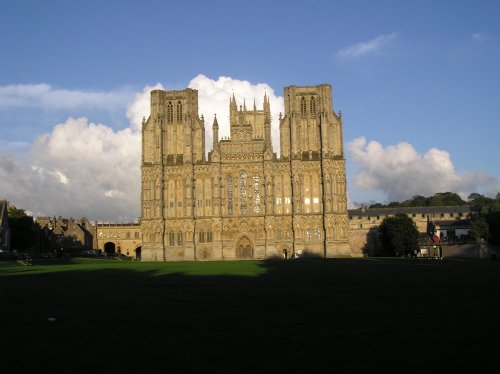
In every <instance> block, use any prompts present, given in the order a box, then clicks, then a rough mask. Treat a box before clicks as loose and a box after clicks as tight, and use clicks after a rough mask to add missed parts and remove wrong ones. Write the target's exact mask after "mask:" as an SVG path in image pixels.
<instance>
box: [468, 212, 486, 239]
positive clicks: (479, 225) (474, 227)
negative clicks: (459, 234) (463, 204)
mask: <svg viewBox="0 0 500 374" xmlns="http://www.w3.org/2000/svg"><path fill="white" fill-rule="evenodd" d="M469 232H470V236H471V237H472V238H473V239H474V240H475V241H476V242H479V241H481V240H488V238H489V236H490V229H489V225H488V222H486V219H485V218H484V217H483V216H477V217H474V219H473V220H472V221H471V223H470V230H469Z"/></svg>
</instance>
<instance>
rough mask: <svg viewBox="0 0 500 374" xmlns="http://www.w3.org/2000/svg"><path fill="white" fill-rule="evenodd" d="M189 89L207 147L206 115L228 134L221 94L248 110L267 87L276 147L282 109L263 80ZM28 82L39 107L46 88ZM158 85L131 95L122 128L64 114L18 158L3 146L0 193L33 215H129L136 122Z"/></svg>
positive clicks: (201, 83) (203, 81) (135, 185)
mask: <svg viewBox="0 0 500 374" xmlns="http://www.w3.org/2000/svg"><path fill="white" fill-rule="evenodd" d="M189 86H190V87H191V88H195V89H198V90H199V92H198V95H199V107H200V115H201V114H202V113H205V117H206V123H205V125H206V133H207V134H208V136H207V138H209V143H207V150H209V149H211V146H212V140H211V139H212V127H211V125H212V121H213V115H214V113H217V114H218V116H217V118H218V122H219V125H220V129H221V131H220V136H226V135H229V118H228V117H229V98H230V96H231V95H232V93H233V91H234V93H235V95H236V98H237V100H238V102H239V103H240V104H243V98H245V99H246V102H247V107H251V106H253V99H254V98H255V99H256V104H257V107H258V108H260V109H261V108H262V102H263V97H264V92H267V95H268V96H269V97H270V102H271V110H272V111H273V113H274V118H275V120H274V121H273V135H274V139H273V140H274V142H273V143H274V144H273V145H274V147H275V150H276V147H277V146H279V141H277V139H278V138H277V137H276V135H277V133H278V130H277V129H278V128H279V124H278V123H277V122H278V121H277V112H279V111H283V99H282V98H281V97H279V96H276V95H275V94H274V90H273V89H272V88H271V87H270V86H269V85H267V84H256V85H253V84H251V83H249V82H247V81H240V80H236V79H232V78H229V77H220V78H219V79H217V80H213V79H210V78H207V77H206V76H204V75H198V76H197V77H195V78H194V79H193V80H192V81H191V82H190V83H189ZM17 87H18V88H19V87H20V86H17ZM29 87H31V88H33V90H31V92H38V93H37V94H33V96H34V97H36V98H37V99H36V100H35V101H37V100H38V101H37V102H38V104H37V105H42V104H40V100H39V99H40V97H43V96H44V93H47V92H49V93H50V86H47V85H41V87H35V86H29ZM47 87H49V88H47ZM162 88H163V86H162V85H161V84H159V83H157V84H156V85H154V86H148V87H145V88H144V90H143V91H142V92H140V93H137V94H136V95H135V97H133V100H132V101H131V102H130V104H129V105H128V109H127V118H128V119H129V121H130V126H129V127H127V128H125V129H123V130H120V131H114V130H113V129H112V128H111V127H109V126H106V125H104V124H96V123H92V122H91V121H89V120H88V119H86V118H83V117H81V118H68V119H67V120H66V121H65V122H64V123H60V124H57V125H55V126H54V127H53V129H52V131H51V132H49V133H46V134H43V135H41V136H39V137H38V138H37V139H36V140H35V141H34V143H33V144H32V145H31V147H30V151H29V154H28V156H27V161H26V162H24V163H23V162H21V161H19V159H18V158H16V157H14V156H13V155H11V154H8V153H6V152H5V151H4V152H3V153H2V152H0V191H1V193H2V196H1V197H2V198H7V199H8V200H9V201H10V202H11V203H13V204H15V205H17V206H19V207H22V208H24V209H29V210H30V211H32V212H33V213H34V214H35V215H50V216H53V215H56V216H57V215H61V216H66V217H70V216H80V215H83V214H85V215H86V216H87V217H89V218H91V219H98V220H106V221H129V220H134V219H137V218H138V216H139V213H140V212H139V204H140V159H141V133H140V129H141V122H142V118H143V117H146V118H147V117H148V115H149V107H150V104H149V96H150V95H149V93H150V91H151V90H152V89H162ZM28 91H30V90H28ZM28 96H29V95H27V94H26V93H23V94H22V95H18V96H15V95H14V97H19V98H22V100H21V101H20V102H19V104H18V105H28V104H27V97H28ZM49 96H50V95H49ZM104 96H106V95H104ZM132 96H133V95H132ZM0 97H1V94H0ZM23 100H24V101H23ZM66 109H67V107H66Z"/></svg>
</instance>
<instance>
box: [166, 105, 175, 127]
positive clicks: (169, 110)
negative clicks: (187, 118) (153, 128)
mask: <svg viewBox="0 0 500 374" xmlns="http://www.w3.org/2000/svg"><path fill="white" fill-rule="evenodd" d="M173 122H174V106H173V105H172V102H171V101H169V102H168V103H167V123H173Z"/></svg>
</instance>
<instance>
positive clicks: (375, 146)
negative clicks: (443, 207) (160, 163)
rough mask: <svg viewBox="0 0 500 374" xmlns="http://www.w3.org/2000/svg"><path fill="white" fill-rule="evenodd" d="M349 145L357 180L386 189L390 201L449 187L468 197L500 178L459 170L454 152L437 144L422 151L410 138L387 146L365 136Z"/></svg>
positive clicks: (368, 186)
mask: <svg viewBox="0 0 500 374" xmlns="http://www.w3.org/2000/svg"><path fill="white" fill-rule="evenodd" d="M347 148H348V150H349V153H350V156H351V159H352V162H353V163H354V164H355V165H356V166H357V167H358V170H357V173H356V175H355V177H354V183H355V184H356V185H357V186H358V187H361V188H364V189H371V190H376V191H379V192H381V193H383V194H384V195H385V196H386V197H387V201H403V200H406V199H408V198H411V197H412V196H414V195H424V196H431V195H433V194H435V193H437V192H447V191H451V192H456V193H459V194H460V195H462V196H463V197H466V196H468V195H469V194H470V193H471V192H478V191H482V190H493V189H494V188H497V187H498V180H497V179H496V178H495V177H493V176H490V175H487V174H481V173H457V172H456V171H455V168H454V166H453V162H452V161H451V158H450V154H449V153H448V152H446V151H443V150H439V149H436V148H431V149H429V150H428V151H427V152H426V153H425V154H423V155H422V154H419V153H418V152H417V151H416V150H415V148H414V147H413V146H412V145H411V144H409V143H406V142H402V143H399V144H397V145H390V146H387V147H385V148H384V147H383V146H382V145H381V144H380V143H379V142H376V141H371V142H369V143H367V141H366V139H365V138H364V137H360V138H356V139H354V140H353V141H351V142H350V143H349V144H348V146H347Z"/></svg>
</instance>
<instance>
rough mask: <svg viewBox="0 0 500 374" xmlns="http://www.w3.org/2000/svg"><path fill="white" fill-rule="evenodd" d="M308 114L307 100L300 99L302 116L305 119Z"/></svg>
mask: <svg viewBox="0 0 500 374" xmlns="http://www.w3.org/2000/svg"><path fill="white" fill-rule="evenodd" d="M306 112H307V106H306V98H305V97H302V99H300V116H301V117H305V116H306Z"/></svg>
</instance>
